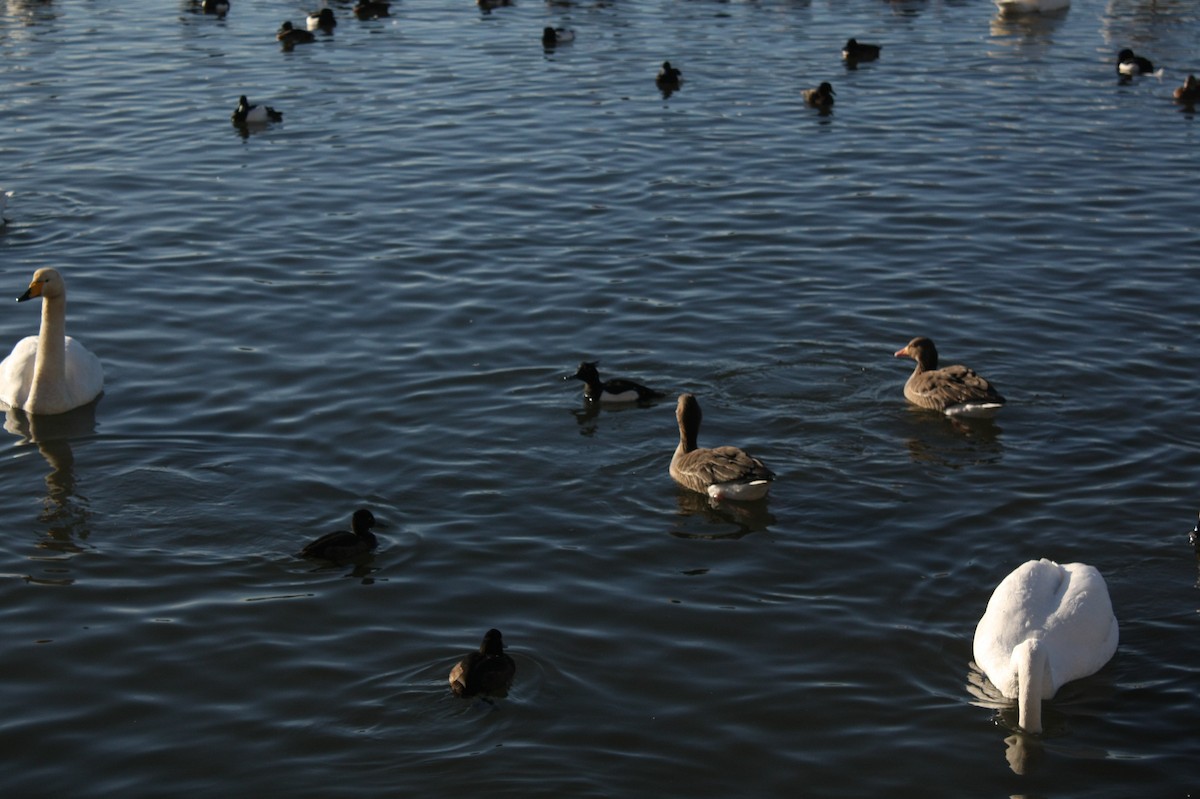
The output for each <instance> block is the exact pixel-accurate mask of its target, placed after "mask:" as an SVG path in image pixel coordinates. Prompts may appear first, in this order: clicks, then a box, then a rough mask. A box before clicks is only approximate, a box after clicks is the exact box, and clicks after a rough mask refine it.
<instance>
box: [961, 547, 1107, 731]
mask: <svg viewBox="0 0 1200 799" xmlns="http://www.w3.org/2000/svg"><path fill="white" fill-rule="evenodd" d="M1117 639H1118V633H1117V618H1116V616H1114V615H1113V610H1112V601H1111V600H1110V599H1109V596H1108V585H1107V584H1106V583H1105V582H1104V577H1103V576H1101V574H1100V572H1099V571H1097V570H1096V568H1095V567H1094V566H1089V565H1087V564H1085V563H1068V564H1066V565H1065V566H1060V565H1059V564H1057V563H1055V562H1054V561H1051V560H1046V559H1045V558H1043V559H1042V560H1031V561H1029V562H1027V563H1024V564H1022V565H1021V566H1019V567H1017V568H1016V569H1015V570H1014V571H1013V572H1012V573H1011V574H1009V575H1008V576H1007V577H1005V578H1004V579H1003V580H1002V581H1001V582H1000V585H998V586H996V590H995V591H994V592H993V593H992V598H991V599H990V600H988V605H987V610H986V611H985V612H984V614H983V618H981V619H980V620H979V625H978V626H977V627H976V628H975V645H974V655H975V663H976V664H977V665H978V666H979V668H980V669H982V670H983V673H984V674H986V675H987V678H988V679H989V680H991V681H992V684H993V685H995V686H996V688H998V689H999V690H1000V692H1001V693H1002V694H1004V696H1005V697H1007V698H1009V699H1016V700H1017V706H1018V710H1019V715H1020V720H1019V722H1018V723H1019V724H1020V726H1021V727H1022V729H1024V730H1025V731H1027V732H1031V733H1038V732H1041V731H1042V705H1041V702H1042V700H1043V699H1050V698H1051V697H1053V696H1054V695H1055V694H1056V693H1057V692H1058V689H1059V688H1060V687H1062V686H1063V685H1064V684H1065V683H1068V682H1070V681H1071V680H1078V679H1080V678H1082V677H1086V676H1088V675H1089V674H1094V673H1095V672H1097V671H1099V670H1100V669H1101V668H1102V667H1103V666H1104V664H1105V663H1107V662H1108V661H1109V660H1110V659H1111V658H1112V656H1113V653H1114V652H1116V651H1117Z"/></svg>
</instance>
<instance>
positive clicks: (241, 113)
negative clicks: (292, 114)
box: [230, 94, 283, 125]
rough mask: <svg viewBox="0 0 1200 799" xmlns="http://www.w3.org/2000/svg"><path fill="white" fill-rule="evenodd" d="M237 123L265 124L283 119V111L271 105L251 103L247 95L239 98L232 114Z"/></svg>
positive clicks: (231, 117) (234, 121) (231, 116)
mask: <svg viewBox="0 0 1200 799" xmlns="http://www.w3.org/2000/svg"><path fill="white" fill-rule="evenodd" d="M230 119H232V120H233V124H235V125H264V124H266V123H268V122H281V121H283V112H282V111H276V110H275V109H274V108H272V107H271V106H269V105H251V104H250V101H249V100H247V99H246V95H244V94H243V95H242V96H241V97H240V98H238V106H237V108H235V109H234V111H233V113H232V114H231V115H230Z"/></svg>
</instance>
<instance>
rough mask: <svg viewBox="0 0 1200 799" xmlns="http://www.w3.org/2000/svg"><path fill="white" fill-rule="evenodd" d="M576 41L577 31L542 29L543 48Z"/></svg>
mask: <svg viewBox="0 0 1200 799" xmlns="http://www.w3.org/2000/svg"><path fill="white" fill-rule="evenodd" d="M574 40H575V31H573V30H571V29H570V28H551V27H545V28H543V29H542V46H543V47H554V46H555V45H559V44H566V43H567V42H571V41H574Z"/></svg>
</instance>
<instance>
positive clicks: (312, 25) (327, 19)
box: [304, 8, 337, 33]
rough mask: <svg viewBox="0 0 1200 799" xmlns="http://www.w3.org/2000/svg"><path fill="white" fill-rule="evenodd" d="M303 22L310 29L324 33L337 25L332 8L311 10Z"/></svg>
mask: <svg viewBox="0 0 1200 799" xmlns="http://www.w3.org/2000/svg"><path fill="white" fill-rule="evenodd" d="M304 22H305V25H307V26H308V29H309V30H310V31H316V30H319V31H324V32H325V33H332V32H333V29H334V28H336V27H337V17H335V16H334V15H333V9H332V8H322V9H320V10H319V11H313V12H312V13H311V14H309V15H308V16H307V17H305V18H304Z"/></svg>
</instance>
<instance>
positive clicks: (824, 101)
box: [803, 82, 834, 110]
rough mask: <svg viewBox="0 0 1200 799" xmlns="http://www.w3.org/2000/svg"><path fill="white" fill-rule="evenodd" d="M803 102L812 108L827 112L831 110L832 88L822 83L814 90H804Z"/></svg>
mask: <svg viewBox="0 0 1200 799" xmlns="http://www.w3.org/2000/svg"><path fill="white" fill-rule="evenodd" d="M803 96H804V102H805V103H807V104H808V105H811V106H812V107H813V108H820V109H822V110H829V109H830V108H833V96H834V91H833V87H832V86H830V85H829V83H828V82H825V83H822V84H821V85H820V86H818V87H817V88H815V89H805V90H804V93H803Z"/></svg>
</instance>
